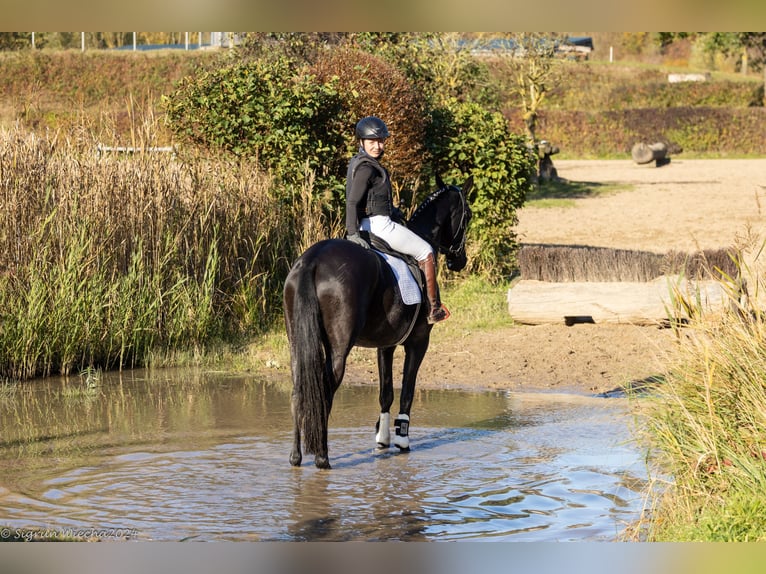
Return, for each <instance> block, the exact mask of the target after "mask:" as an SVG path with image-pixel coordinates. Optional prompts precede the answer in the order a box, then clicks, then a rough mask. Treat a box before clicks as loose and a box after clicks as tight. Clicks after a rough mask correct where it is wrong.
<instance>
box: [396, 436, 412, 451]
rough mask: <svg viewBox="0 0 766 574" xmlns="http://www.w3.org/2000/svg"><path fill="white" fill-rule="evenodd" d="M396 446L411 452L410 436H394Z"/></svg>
mask: <svg viewBox="0 0 766 574" xmlns="http://www.w3.org/2000/svg"><path fill="white" fill-rule="evenodd" d="M394 446H395V447H396V448H398V449H399V450H400V451H402V452H409V450H410V438H409V437H406V436H397V437H395V438H394Z"/></svg>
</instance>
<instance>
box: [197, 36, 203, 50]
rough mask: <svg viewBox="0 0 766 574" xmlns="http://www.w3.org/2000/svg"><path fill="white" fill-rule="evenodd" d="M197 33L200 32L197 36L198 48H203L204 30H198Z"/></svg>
mask: <svg viewBox="0 0 766 574" xmlns="http://www.w3.org/2000/svg"><path fill="white" fill-rule="evenodd" d="M197 34H198V36H197V38H198V39H197V48H199V49H201V48H202V32H197Z"/></svg>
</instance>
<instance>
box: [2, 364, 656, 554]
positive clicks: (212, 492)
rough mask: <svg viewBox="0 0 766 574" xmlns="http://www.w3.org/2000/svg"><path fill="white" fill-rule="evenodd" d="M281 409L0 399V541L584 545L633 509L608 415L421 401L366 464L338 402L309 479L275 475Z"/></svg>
mask: <svg viewBox="0 0 766 574" xmlns="http://www.w3.org/2000/svg"><path fill="white" fill-rule="evenodd" d="M289 393H290V386H289V381H287V380H285V381H283V382H281V383H279V384H275V383H266V382H264V381H263V380H261V379H260V378H258V377H257V376H241V375H238V376H231V375H227V374H216V373H201V372H198V371H185V370H181V371H178V370H171V371H156V372H154V373H149V372H145V371H135V372H127V373H122V374H104V375H101V376H100V377H99V378H98V380H96V381H95V382H92V381H91V382H88V381H87V380H86V379H85V378H84V377H81V378H78V377H75V378H74V379H70V380H69V381H63V380H49V381H36V382H34V383H28V384H23V385H19V386H15V387H9V386H6V387H3V388H2V389H0V429H1V431H2V436H0V527H8V528H10V530H8V529H5V530H3V531H2V532H0V535H2V536H19V535H24V534H25V533H26V534H30V533H34V532H38V531H42V532H44V533H46V534H47V535H48V537H54V538H55V537H56V536H67V535H75V536H77V535H82V536H85V537H91V538H100V539H110V538H116V539H132V540H271V541H291V540H297V541H329V540H333V541H335V540H416V541H423V540H503V541H568V540H576V541H584V540H586V541H600V540H614V539H616V538H617V537H618V536H619V534H620V533H621V531H622V530H623V529H624V528H625V527H626V526H627V525H628V524H629V523H630V522H632V521H634V520H636V519H637V518H638V516H639V513H640V511H641V508H642V504H643V494H642V493H643V492H644V491H645V488H646V476H647V470H646V467H645V465H644V461H643V456H642V453H641V451H640V450H639V449H638V448H637V447H636V446H635V445H633V444H632V443H631V429H632V426H633V423H634V421H633V417H632V415H631V413H630V409H629V405H628V402H627V400H626V399H624V398H609V399H605V398H595V397H582V396H575V395H554V394H530V393H515V392H459V391H446V390H445V391H437V390H420V391H417V394H416V399H415V403H414V405H413V409H412V423H411V424H412V426H411V431H410V439H411V442H412V451H411V452H410V453H408V454H403V453H398V452H397V451H396V449H393V448H392V449H391V450H389V451H384V452H380V451H376V450H375V449H374V440H375V438H374V424H375V421H376V418H377V411H378V408H377V388H376V387H353V386H343V387H341V390H340V391H339V392H338V394H337V395H336V400H335V403H334V406H333V412H332V416H331V421H330V435H329V436H330V445H329V448H330V461H331V463H332V465H333V469H332V470H331V471H319V470H317V469H316V468H315V467H314V465H313V456H306V457H304V463H303V466H302V467H300V468H292V467H291V466H290V465H289V462H288V456H289V452H290V442H291V434H292V422H291V418H290V409H289ZM397 400H398V393H397ZM395 404H396V403H395ZM394 412H395V411H394Z"/></svg>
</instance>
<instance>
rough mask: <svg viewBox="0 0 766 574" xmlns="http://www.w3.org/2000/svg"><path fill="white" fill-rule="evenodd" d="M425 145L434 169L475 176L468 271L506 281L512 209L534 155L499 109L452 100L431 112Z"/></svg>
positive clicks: (527, 181) (512, 249) (511, 259)
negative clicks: (429, 130)
mask: <svg viewBox="0 0 766 574" xmlns="http://www.w3.org/2000/svg"><path fill="white" fill-rule="evenodd" d="M429 145H430V149H431V152H432V154H433V156H434V158H435V161H434V166H435V169H436V171H437V172H441V173H443V174H446V175H447V176H448V177H450V178H452V179H454V180H460V181H462V179H463V178H464V177H465V176H467V175H473V177H474V185H473V189H472V191H471V193H470V196H469V203H470V204H471V210H472V211H473V219H472V220H471V228H470V230H469V234H468V237H469V240H470V242H472V243H473V247H472V250H471V251H472V253H471V257H470V258H469V266H470V267H469V269H470V270H471V271H473V272H475V273H478V274H481V275H484V276H487V277H490V276H491V277H493V278H494V279H496V280H503V279H506V278H507V277H508V276H509V275H510V274H511V273H512V271H513V270H514V268H515V267H516V258H515V255H516V251H517V247H518V245H517V242H516V236H515V233H514V231H513V227H514V225H516V223H517V222H518V218H517V215H516V210H517V209H519V208H520V207H521V206H522V205H523V204H524V200H525V199H526V195H527V191H528V190H529V189H530V188H531V186H532V182H533V178H534V175H535V170H536V156H534V155H533V154H531V153H530V152H529V149H528V148H527V146H526V144H525V141H524V138H523V136H521V135H517V134H513V133H512V132H511V131H510V129H509V127H508V123H507V122H506V121H505V119H504V118H503V116H502V115H501V114H500V113H496V112H494V113H493V112H490V111H487V110H486V109H484V108H483V107H481V106H480V105H479V104H476V103H470V102H461V101H458V100H456V99H451V100H447V101H446V102H445V107H443V108H441V109H438V110H435V111H434V125H433V127H432V131H431V138H430V141H429Z"/></svg>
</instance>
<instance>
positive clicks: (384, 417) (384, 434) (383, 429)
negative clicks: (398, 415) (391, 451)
mask: <svg viewBox="0 0 766 574" xmlns="http://www.w3.org/2000/svg"><path fill="white" fill-rule="evenodd" d="M390 423H391V413H380V420H378V432H377V433H376V434H375V442H376V443H378V448H388V447H389V445H390V444H391V429H390V428H388V425H389V424H390Z"/></svg>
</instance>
